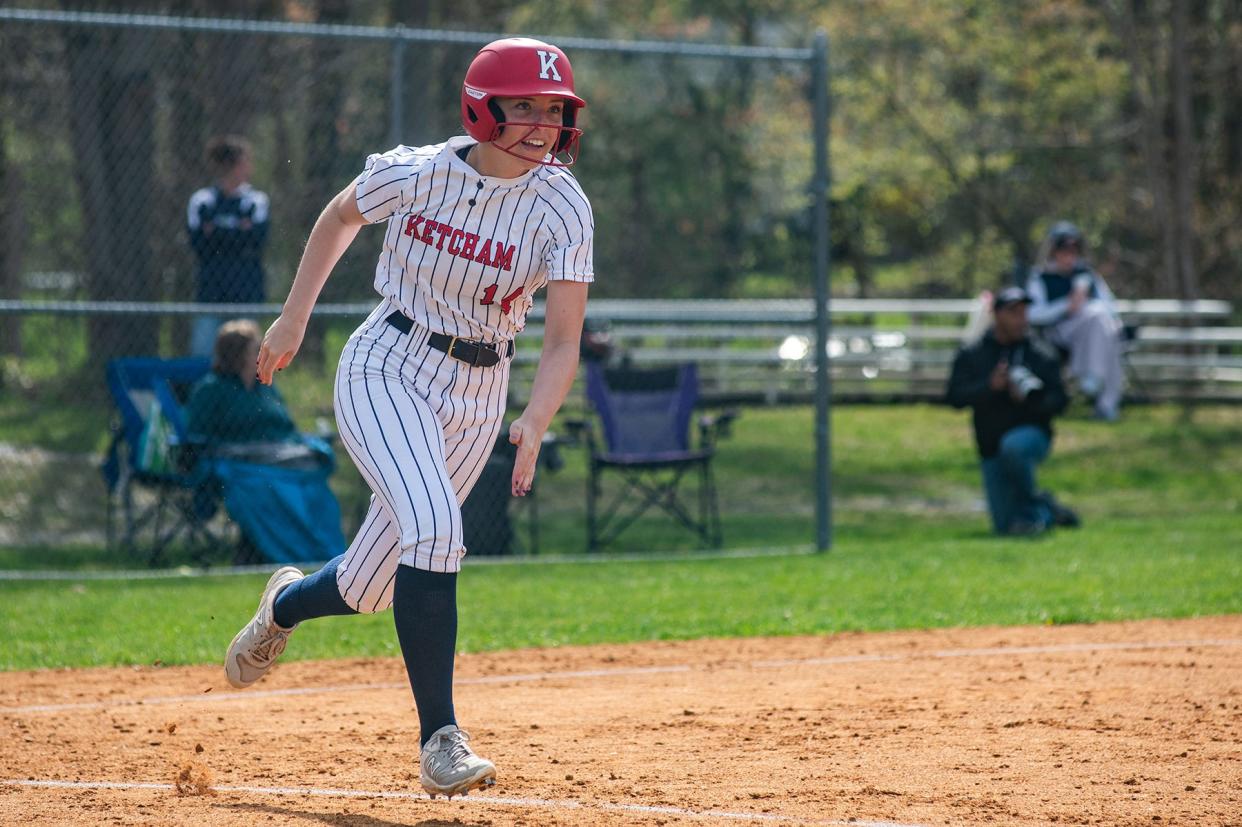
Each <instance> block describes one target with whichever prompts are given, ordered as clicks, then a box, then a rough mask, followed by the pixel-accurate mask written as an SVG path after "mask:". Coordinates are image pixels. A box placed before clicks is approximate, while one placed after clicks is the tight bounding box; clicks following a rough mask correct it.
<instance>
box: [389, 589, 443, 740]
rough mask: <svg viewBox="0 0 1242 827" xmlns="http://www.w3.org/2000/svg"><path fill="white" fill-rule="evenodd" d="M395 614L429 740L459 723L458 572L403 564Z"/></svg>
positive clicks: (425, 736) (395, 594)
mask: <svg viewBox="0 0 1242 827" xmlns="http://www.w3.org/2000/svg"><path fill="white" fill-rule="evenodd" d="M392 613H393V618H394V619H395V620H396V624H397V639H398V640H399V641H400V642H401V656H402V657H403V658H405V671H406V673H407V674H409V676H410V688H411V689H413V690H414V703H415V704H417V705H418V724H419V729H421V730H422V738H421V739H420V744H426V743H427V739H428V738H430V737H431V735H432V733H434V732H435V731H436V730H437V729H439V728H440V727H442V726H445V725H447V724H456V723H457V718H456V717H455V716H454V714H453V656H454V653H455V650H456V649H457V574H456V573H450V574H438V573H435V572H429V571H422V570H421V569H416V568H414V567H412V566H397V582H396V586H395V588H394V589H393V600H392Z"/></svg>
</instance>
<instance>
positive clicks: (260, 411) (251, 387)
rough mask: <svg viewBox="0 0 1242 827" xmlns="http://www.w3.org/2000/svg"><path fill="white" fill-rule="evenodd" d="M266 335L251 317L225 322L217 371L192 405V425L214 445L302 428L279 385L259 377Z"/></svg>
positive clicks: (278, 437)
mask: <svg viewBox="0 0 1242 827" xmlns="http://www.w3.org/2000/svg"><path fill="white" fill-rule="evenodd" d="M262 340H263V335H262V333H260V331H259V326H258V325H256V324H255V323H254V322H252V321H249V320H247V319H237V320H235V321H231V322H227V323H225V324H224V325H223V326H222V327H221V328H220V332H219V334H218V335H217V336H216V342H215V348H214V354H213V357H212V363H211V373H209V374H207V375H206V376H205V377H203V378H202V379H201V380H200V381H199V382H198V384H197V385H195V386H194V391H193V393H192V394H191V395H190V401H189V404H188V405H187V406H186V420H187V422H186V428H187V431H188V432H189V434H190V436H191V437H192V438H196V439H201V440H202V441H204V442H206V443H208V444H209V445H218V444H221V443H252V442H283V441H286V440H292V439H295V438H296V437H297V428H296V427H295V426H294V424H293V419H292V418H291V417H290V416H289V412H288V411H287V410H286V409H285V402H284V399H282V398H281V396H280V391H278V390H276V386H275V385H264V384H262V383H261V382H259V381H258V380H257V377H256V374H255V370H256V365H257V364H258V359H259V344H260V342H262Z"/></svg>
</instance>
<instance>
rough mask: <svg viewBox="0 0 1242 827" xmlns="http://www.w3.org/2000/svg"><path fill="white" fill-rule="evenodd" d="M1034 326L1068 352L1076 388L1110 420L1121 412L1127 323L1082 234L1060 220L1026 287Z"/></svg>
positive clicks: (1042, 250) (1040, 254) (1044, 244)
mask: <svg viewBox="0 0 1242 827" xmlns="http://www.w3.org/2000/svg"><path fill="white" fill-rule="evenodd" d="M1026 289H1027V292H1028V293H1029V294H1030V296H1031V301H1032V304H1031V311H1030V320H1031V324H1033V325H1035V326H1036V327H1040V328H1044V329H1046V331H1047V335H1048V339H1049V341H1051V342H1052V344H1054V345H1056V346H1057V347H1059V348H1061V349H1063V350H1065V351H1067V352H1068V353H1069V370H1070V375H1072V376H1073V377H1074V378H1075V379H1076V380H1077V382H1078V389H1079V390H1080V391H1082V393H1083V395H1084V396H1086V397H1087V398H1088V399H1090V400H1091V401H1092V404H1093V405H1094V407H1095V416H1096V418H1097V419H1102V420H1104V421H1107V422H1112V421H1114V420H1116V419H1117V417H1118V416H1119V415H1120V412H1121V393H1122V376H1123V372H1122V365H1121V355H1122V346H1123V344H1124V341H1123V337H1122V330H1123V326H1122V324H1121V319H1120V316H1119V315H1118V313H1117V303H1116V299H1115V298H1114V297H1113V293H1112V291H1111V290H1109V289H1108V285H1107V284H1105V283H1104V279H1103V278H1102V277H1101V276H1100V274H1099V273H1097V272H1095V270H1093V269H1092V268H1091V267H1090V266H1089V265H1088V264H1087V261H1086V258H1085V251H1084V243H1083V236H1082V232H1081V231H1080V230H1079V229H1078V228H1077V227H1075V226H1074V225H1073V224H1071V223H1070V222H1068V221H1058V222H1057V223H1056V224H1054V225H1053V226H1052V229H1051V230H1050V231H1049V232H1048V236H1047V238H1045V239H1044V243H1043V245H1042V246H1041V248H1040V253H1039V264H1038V266H1037V267H1036V268H1035V269H1034V271H1032V273H1031V275H1030V278H1029V280H1028V281H1027V286H1026Z"/></svg>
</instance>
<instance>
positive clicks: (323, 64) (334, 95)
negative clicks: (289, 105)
mask: <svg viewBox="0 0 1242 827" xmlns="http://www.w3.org/2000/svg"><path fill="white" fill-rule="evenodd" d="M348 21H349V3H348V2H347V0H321V2H320V4H319V21H318V22H320V23H347V22H348ZM310 49H311V66H312V71H315V72H317V73H318V76H317V77H316V80H315V83H314V85H313V86H312V87H311V92H310V105H309V107H308V109H307V113H306V116H307V121H308V122H307V124H306V133H305V134H306V135H307V139H308V140H307V143H306V175H305V177H304V178H303V181H304V187H303V191H302V198H301V204H302V216H301V218H302V220H301V221H299V222H298V226H300V227H306V228H307V233H308V234H309V231H310V228H311V227H313V226H314V225H315V220H316V219H317V218H318V217H319V213H320V212H322V211H323V207H324V205H325V204H327V203H328V201H329V200H330V199H331V198H332V196H334V195H336V193H337V192H338V191H339V190H340V189H341V187H342V186H344V184H345V182H344V180H338V178H339V176H338V175H337V174H336V165H337V161H338V158H339V156H340V152H341V150H340V135H339V132H338V130H337V126H336V122H337V118H338V117H341V113H342V111H343V109H344V102H345V96H346V93H347V91H348V88H347V81H348V78H347V76H346V73H345V71H344V69H343V67H342V61H341V55H342V53H343V49H342V44H341V41H339V40H337V39H335V38H330V37H318V38H315V39H314V40H312V41H311V47H310ZM345 289H346V288H345V285H344V284H342V280H341V279H339V278H338V279H328V282H327V284H325V285H324V289H323V292H322V293H321V294H320V300H321V301H333V300H334V299H335V298H337V297H339V295H340V294H341V292H342V290H345ZM324 332H325V328H324V325H323V324H322V323H321V322H319V321H318V320H312V321H311V323H310V324H309V325H308V326H307V329H306V338H305V339H304V340H303V342H302V348H301V351H300V355H299V359H300V360H301V361H302V362H303V363H304V364H308V365H313V366H314V367H315V368H317V369H318V370H321V371H322V370H323V369H324V366H325V364H326V354H325V353H324V346H323V337H324Z"/></svg>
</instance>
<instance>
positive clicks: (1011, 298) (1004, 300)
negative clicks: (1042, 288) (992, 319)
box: [992, 287, 1033, 310]
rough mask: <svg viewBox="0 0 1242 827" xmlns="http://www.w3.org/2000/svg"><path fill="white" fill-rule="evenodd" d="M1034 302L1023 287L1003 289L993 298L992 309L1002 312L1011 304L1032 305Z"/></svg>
mask: <svg viewBox="0 0 1242 827" xmlns="http://www.w3.org/2000/svg"><path fill="white" fill-rule="evenodd" d="M1032 301H1033V300H1032V299H1031V297H1030V294H1028V293H1027V292H1026V291H1025V290H1023V289H1022V288H1021V287H1003V288H1001V289H1000V290H997V291H996V295H994V296H993V297H992V309H993V310H1000V309H1001V308H1002V307H1007V306H1009V305H1011V304H1019V303H1021V304H1030V303H1031V302H1032Z"/></svg>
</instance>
